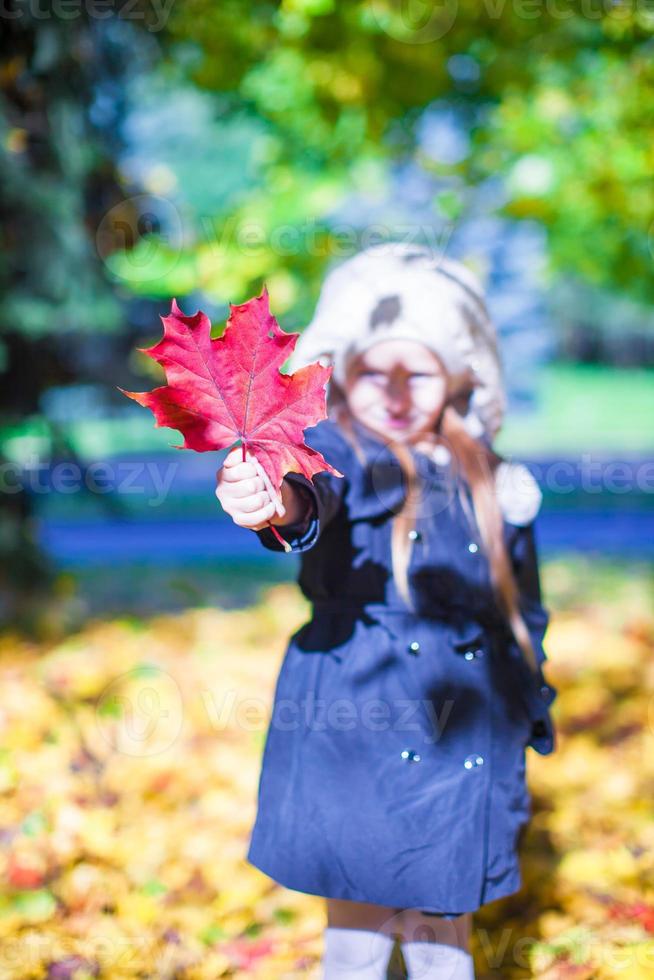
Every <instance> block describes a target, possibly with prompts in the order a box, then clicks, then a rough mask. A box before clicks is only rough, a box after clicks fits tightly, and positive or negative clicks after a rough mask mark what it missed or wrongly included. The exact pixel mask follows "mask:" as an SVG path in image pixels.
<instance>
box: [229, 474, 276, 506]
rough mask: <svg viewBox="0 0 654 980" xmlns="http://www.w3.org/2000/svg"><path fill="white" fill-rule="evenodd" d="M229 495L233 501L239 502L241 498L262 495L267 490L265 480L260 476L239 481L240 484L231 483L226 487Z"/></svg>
mask: <svg viewBox="0 0 654 980" xmlns="http://www.w3.org/2000/svg"><path fill="white" fill-rule="evenodd" d="M225 486H226V489H227V493H228V494H229V496H230V497H231V498H232V499H235V500H238V499H240V498H241V497H252V496H254V494H257V493H261V491H262V490H265V489H266V487H265V485H264V482H263V480H262V479H261V477H259V476H250V477H248V478H247V479H246V480H239V481H238V483H229V482H227V484H226V485H225Z"/></svg>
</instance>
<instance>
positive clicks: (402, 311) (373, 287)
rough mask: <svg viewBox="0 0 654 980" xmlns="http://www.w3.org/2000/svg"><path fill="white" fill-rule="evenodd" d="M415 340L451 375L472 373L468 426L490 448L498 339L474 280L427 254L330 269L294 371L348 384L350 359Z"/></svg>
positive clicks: (374, 252) (497, 410)
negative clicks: (319, 366) (317, 371)
mask: <svg viewBox="0 0 654 980" xmlns="http://www.w3.org/2000/svg"><path fill="white" fill-rule="evenodd" d="M396 338H402V339H405V340H417V341H419V342H420V343H422V344H424V345H425V346H426V347H429V348H430V349H431V350H433V351H434V352H435V353H436V354H438V356H439V357H440V358H441V360H442V362H443V364H444V365H445V368H446V369H447V371H448V372H449V373H450V374H451V375H454V376H456V375H458V374H460V373H461V372H464V371H465V370H466V368H470V369H472V371H473V372H474V375H475V377H476V387H475V388H474V389H473V392H472V395H471V397H470V403H469V410H468V413H467V415H466V416H465V417H464V423H465V425H466V428H467V429H468V431H469V432H470V434H471V435H473V436H475V437H476V438H478V437H479V436H482V435H486V437H487V439H488V440H489V442H492V440H493V438H494V436H495V434H496V433H497V432H498V430H499V429H500V427H501V424H502V420H503V417H504V412H505V410H506V393H505V390H504V384H503V377H502V365H501V361H500V357H499V352H498V347H497V336H496V332H495V328H494V325H493V323H492V322H491V319H490V316H489V313H488V310H487V307H486V303H485V301H484V296H483V288H482V286H481V283H480V281H479V279H478V278H477V277H476V276H475V274H474V273H473V272H472V271H471V270H470V269H469V268H467V266H465V265H463V264H462V263H461V262H457V261H455V260H453V259H445V258H443V257H442V256H441V255H436V254H435V253H434V252H432V251H431V250H430V249H429V248H427V247H426V246H421V245H410V244H407V243H404V242H387V243H384V244H381V245H374V246H372V247H370V248H367V249H365V250H363V251H362V252H359V253H358V254H357V255H355V256H354V257H353V258H351V259H347V260H346V261H345V262H343V263H341V265H339V266H337V267H336V268H334V269H332V270H331V271H330V272H329V273H328V274H327V276H326V277H325V280H324V282H323V285H322V289H321V292H320V297H319V300H318V304H317V306H316V310H315V313H314V317H313V319H312V321H311V323H309V325H308V326H307V327H306V328H305V330H304V332H303V333H302V334H301V336H300V338H299V340H298V342H297V345H296V347H295V350H294V352H293V354H292V355H291V357H290V360H289V370H290V371H291V372H293V371H296V370H297V369H298V368H300V367H303V366H304V365H306V364H311V363H313V362H315V361H318V360H319V361H320V362H321V363H323V364H330V363H331V364H333V372H332V377H333V378H334V380H335V381H336V382H337V383H338V384H341V385H342V383H343V379H344V374H345V366H346V364H347V362H348V360H349V358H350V357H351V356H352V355H354V354H358V353H361V352H362V351H364V350H365V349H366V348H368V347H370V346H372V345H373V344H375V343H377V342H378V341H380V340H391V339H396Z"/></svg>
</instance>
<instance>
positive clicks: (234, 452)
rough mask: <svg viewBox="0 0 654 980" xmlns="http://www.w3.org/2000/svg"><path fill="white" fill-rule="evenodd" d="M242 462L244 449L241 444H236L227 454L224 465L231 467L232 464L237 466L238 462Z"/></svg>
mask: <svg viewBox="0 0 654 980" xmlns="http://www.w3.org/2000/svg"><path fill="white" fill-rule="evenodd" d="M241 462H243V449H242V448H241V446H234V448H233V449H230V451H229V452H228V453H227V455H226V456H225V458H224V460H223V466H225V467H227V469H230V468H231V467H232V466H236V464H237V463H241Z"/></svg>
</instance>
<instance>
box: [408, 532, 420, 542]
mask: <svg viewBox="0 0 654 980" xmlns="http://www.w3.org/2000/svg"><path fill="white" fill-rule="evenodd" d="M408 538H409V541H420V539H421V538H422V534H421V533H420V531H415V530H411V531H409V534H408Z"/></svg>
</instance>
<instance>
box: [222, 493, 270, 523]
mask: <svg viewBox="0 0 654 980" xmlns="http://www.w3.org/2000/svg"><path fill="white" fill-rule="evenodd" d="M274 513H275V504H274V503H273V501H272V500H269V501H268V503H267V504H266V506H265V507H260V508H259V510H254V511H252V513H250V514H238V515H237V516H235V517H233V518H232V520H233V521H234V523H235V524H238V525H240V526H241V527H252V526H253V525H255V524H265V523H266V521H269V520H270V518H271V517H272V516H273V514H274Z"/></svg>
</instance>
